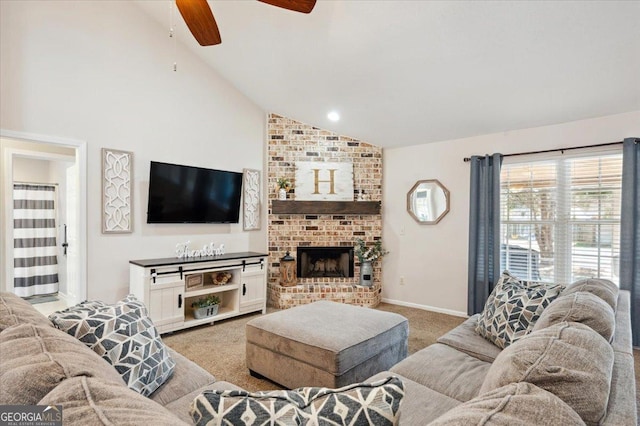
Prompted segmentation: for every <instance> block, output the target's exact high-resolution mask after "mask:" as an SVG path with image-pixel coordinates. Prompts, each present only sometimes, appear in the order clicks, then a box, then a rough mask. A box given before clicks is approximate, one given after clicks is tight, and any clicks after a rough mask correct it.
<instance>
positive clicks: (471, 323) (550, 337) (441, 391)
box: [369, 280, 637, 426]
mask: <svg viewBox="0 0 640 426" xmlns="http://www.w3.org/2000/svg"><path fill="white" fill-rule="evenodd" d="M589 281H590V286H591V287H592V288H593V287H596V289H597V287H598V282H597V281H599V280H589ZM570 287H571V286H569V287H568V288H567V290H565V291H566V292H567V293H570V292H572V293H573V295H569V294H567V295H566V296H564V297H559V298H558V299H556V300H554V301H553V302H552V303H551V304H550V305H549V306H547V307H546V309H545V311H544V314H546V315H544V314H543V316H541V317H540V319H539V321H538V323H536V326H534V329H533V331H532V332H531V333H530V334H528V335H526V336H525V337H524V338H522V339H521V340H518V341H517V342H515V343H513V344H512V345H511V346H509V347H507V348H506V349H501V348H499V347H497V346H495V345H494V344H493V343H491V342H489V341H488V340H486V339H484V338H483V337H480V336H479V335H478V333H477V332H476V330H475V328H476V324H477V321H478V315H474V316H472V317H470V318H469V319H467V320H466V321H465V322H464V323H463V324H461V325H460V326H458V327H456V328H455V329H453V330H452V331H450V332H449V333H447V334H445V335H444V336H442V337H440V338H439V339H438V342H437V343H435V344H433V345H430V346H428V347H426V348H424V349H422V350H420V351H418V352H416V353H414V354H413V355H411V356H409V357H408V358H406V359H405V360H403V361H401V362H400V363H398V364H396V365H395V366H394V367H392V368H391V370H390V371H385V372H381V373H379V374H376V375H375V376H373V377H372V378H371V379H369V380H377V379H380V378H382V377H386V376H388V375H389V374H395V375H397V376H398V377H400V378H401V379H402V381H403V382H404V386H405V398H404V400H403V402H402V405H401V407H400V424H401V425H424V424H429V423H430V422H433V424H434V425H440V424H460V425H467V424H484V423H482V422H483V421H486V420H488V419H491V420H492V421H490V422H489V423H488V424H505V425H507V424H553V425H555V424H563V425H567V424H583V422H584V423H585V424H588V425H589V424H601V425H612V426H613V425H616V426H624V425H628V426H636V425H637V412H636V396H635V392H636V388H635V379H634V367H633V347H632V344H631V321H630V313H629V312H630V310H629V308H630V305H629V303H630V298H629V292H627V291H619V292H618V291H617V290H616V291H615V294H614V295H611V294H608V296H609V297H608V298H609V302H610V303H611V304H613V306H612V307H614V309H612V310H611V311H612V312H613V313H611V314H607V312H609V309H608V307H606V309H605V308H602V306H599V307H597V308H596V307H593V306H592V304H590V303H591V302H593V296H591V294H585V292H584V291H580V292H575V290H585V291H589V290H591V289H588V288H577V287H575V286H574V289H573V291H571V290H569V288H570ZM602 290H603V291H604V292H606V293H610V291H609V290H610V289H609V288H608V287H605V288H603V289H602ZM596 293H597V291H596ZM601 295H602V294H601ZM605 298H607V297H605ZM585 300H586V302H585ZM612 300H613V302H611V301H612ZM600 305H602V303H600ZM585 324H587V325H585ZM592 327H593V328H592ZM594 329H596V330H598V332H596V331H594ZM602 335H604V336H611V335H612V339H611V341H610V342H609V341H608V340H607V339H605V337H602ZM530 384H532V385H530Z"/></svg>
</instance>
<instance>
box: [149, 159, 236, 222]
mask: <svg viewBox="0 0 640 426" xmlns="http://www.w3.org/2000/svg"><path fill="white" fill-rule="evenodd" d="M241 193H242V173H239V172H228V171H223V170H212V169H203V168H200V167H190V166H180V165H177V164H168V163H160V162H156V161H152V162H151V167H150V174H149V204H148V208H147V223H238V220H239V217H240V197H241Z"/></svg>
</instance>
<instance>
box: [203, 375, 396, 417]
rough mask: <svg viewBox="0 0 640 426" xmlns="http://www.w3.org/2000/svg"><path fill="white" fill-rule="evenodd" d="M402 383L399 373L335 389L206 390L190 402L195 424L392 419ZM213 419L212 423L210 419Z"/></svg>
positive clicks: (394, 415)
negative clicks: (252, 391)
mask: <svg viewBox="0 0 640 426" xmlns="http://www.w3.org/2000/svg"><path fill="white" fill-rule="evenodd" d="M403 396H404V385H403V383H402V381H401V380H400V379H399V378H397V377H393V376H392V377H388V378H386V379H383V380H380V381H377V382H373V383H359V384H353V385H348V386H345V387H342V388H339V389H328V388H316V387H308V388H299V389H294V390H290V391H286V390H283V391H271V392H255V393H250V392H245V391H229V390H227V391H214V390H211V391H204V392H203V393H201V394H200V395H198V396H197V397H196V399H194V400H193V402H192V403H191V417H192V418H193V420H194V422H195V424H196V425H207V424H229V425H234V426H238V425H240V426H242V425H247V426H248V425H262V424H269V425H274V426H280V425H300V424H315V425H318V424H320V425H322V424H327V425H332V424H335V425H356V424H358V425H360V424H365V425H376V426H386V425H395V424H397V422H398V416H399V413H398V410H399V408H400V401H401V400H402V397H403ZM210 422H211V423H210Z"/></svg>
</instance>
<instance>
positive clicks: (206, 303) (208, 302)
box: [191, 294, 220, 319]
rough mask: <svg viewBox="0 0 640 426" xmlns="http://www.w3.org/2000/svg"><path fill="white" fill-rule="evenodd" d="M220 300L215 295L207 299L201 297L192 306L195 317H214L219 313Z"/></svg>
mask: <svg viewBox="0 0 640 426" xmlns="http://www.w3.org/2000/svg"><path fill="white" fill-rule="evenodd" d="M219 305H220V298H219V297H218V296H215V295H213V294H210V295H208V296H207V297H201V298H200V299H198V300H196V301H195V302H193V303H192V304H191V307H192V308H193V316H194V317H195V318H196V319H201V318H207V317H212V316H214V315H216V314H217V313H218V306H219Z"/></svg>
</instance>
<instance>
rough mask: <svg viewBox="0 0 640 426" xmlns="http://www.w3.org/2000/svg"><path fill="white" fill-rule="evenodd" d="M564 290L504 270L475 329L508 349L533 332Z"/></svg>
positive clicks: (560, 287)
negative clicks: (545, 311)
mask: <svg viewBox="0 0 640 426" xmlns="http://www.w3.org/2000/svg"><path fill="white" fill-rule="evenodd" d="M563 289H564V287H563V286H562V285H559V284H546V283H539V282H527V281H523V280H520V279H519V278H517V277H514V276H513V275H511V274H510V273H509V271H504V272H503V273H502V275H501V276H500V279H499V280H498V282H497V283H496V286H495V288H494V289H493V291H492V292H491V294H490V295H489V298H488V299H487V301H486V303H485V305H484V310H483V311H482V313H481V314H480V317H479V318H478V324H477V325H476V332H477V333H478V334H479V335H480V336H482V337H484V338H485V339H487V340H489V341H491V342H493V343H494V344H495V345H496V346H498V347H501V348H506V347H507V346H509V345H510V344H512V343H514V342H516V341H517V340H518V339H521V338H522V337H524V336H526V335H527V334H528V333H529V332H530V331H531V329H532V328H533V325H534V324H535V323H536V321H537V320H538V318H540V315H541V314H542V311H543V310H544V308H546V307H547V306H548V305H549V303H551V302H552V301H553V300H554V299H555V298H557V297H558V296H559V295H560V293H561V292H562V290H563Z"/></svg>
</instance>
